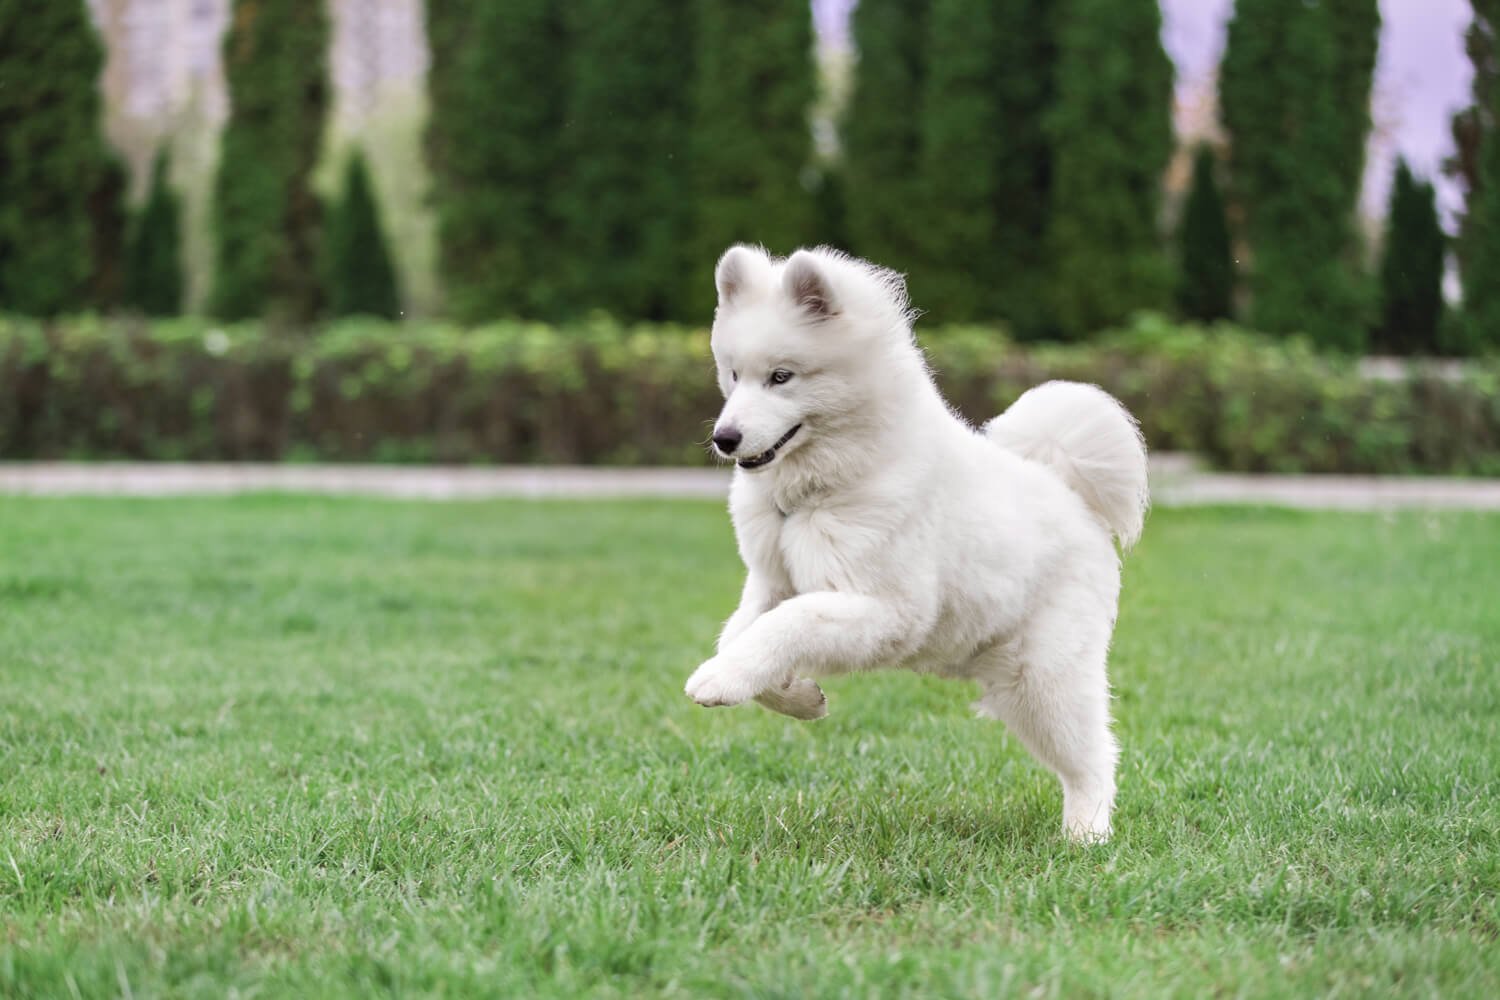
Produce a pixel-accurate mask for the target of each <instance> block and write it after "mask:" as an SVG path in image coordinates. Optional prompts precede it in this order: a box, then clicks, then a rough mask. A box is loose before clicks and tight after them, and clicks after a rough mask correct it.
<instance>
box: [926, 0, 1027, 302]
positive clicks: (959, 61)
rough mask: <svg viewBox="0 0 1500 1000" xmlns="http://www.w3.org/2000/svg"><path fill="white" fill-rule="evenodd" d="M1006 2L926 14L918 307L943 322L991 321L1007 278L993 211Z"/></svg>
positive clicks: (936, 1)
mask: <svg viewBox="0 0 1500 1000" xmlns="http://www.w3.org/2000/svg"><path fill="white" fill-rule="evenodd" d="M1000 38H1001V34H1000V9H999V5H997V4H993V3H989V2H988V0H933V2H932V10H931V12H930V14H929V15H928V24H927V37H926V49H925V60H926V70H925V73H924V76H923V84H924V86H923V94H922V118H921V130H922V131H921V135H922V147H921V163H920V183H921V187H920V201H919V204H918V206H917V207H918V211H919V212H920V216H919V219H918V223H919V228H918V232H919V234H920V237H921V252H920V254H919V259H918V264H917V266H916V267H914V268H912V273H911V277H910V283H911V291H912V295H913V297H914V301H916V302H917V303H919V304H920V305H921V307H922V308H923V309H924V310H926V311H927V312H928V314H929V315H931V316H932V317H933V319H935V320H936V321H938V322H970V321H973V320H976V319H980V318H989V317H991V316H992V315H993V313H992V311H991V309H990V308H989V307H990V304H991V299H992V289H993V285H992V284H991V283H992V282H993V281H994V280H995V279H996V278H997V277H998V276H999V274H1000V272H1001V263H1000V259H999V255H998V253H996V241H995V229H996V226H997V225H998V224H999V220H998V218H997V216H996V212H995V206H996V203H997V201H998V200H999V197H1000V179H999V163H1000V161H1001V159H1002V158H1003V157H1004V155H1005V152H1004V150H1005V134H1004V128H1003V123H1002V118H1001V114H1000V107H999V102H998V101H997V100H996V99H995V94H994V89H993V88H994V82H995V53H996V51H997V50H998V47H999V44H1000Z"/></svg>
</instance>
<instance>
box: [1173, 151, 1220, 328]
mask: <svg viewBox="0 0 1500 1000" xmlns="http://www.w3.org/2000/svg"><path fill="white" fill-rule="evenodd" d="M1217 166H1218V163H1217V160H1216V158H1215V157H1214V152H1213V150H1212V149H1211V148H1209V147H1208V146H1207V145H1203V146H1200V147H1198V152H1197V154H1196V155H1195V156H1194V157H1193V186H1192V190H1191V191H1189V193H1188V198H1187V204H1186V205H1184V206H1183V211H1182V226H1181V229H1180V231H1179V234H1178V243H1177V249H1178V273H1177V280H1178V284H1177V308H1178V309H1179V310H1180V311H1181V312H1182V315H1183V316H1185V317H1187V318H1189V319H1196V320H1202V321H1204V322H1212V321H1214V320H1218V319H1229V318H1230V316H1232V315H1233V313H1234V255H1233V250H1232V248H1231V246H1230V243H1229V222H1228V220H1227V219H1226V218H1225V215H1224V199H1223V197H1222V196H1221V195H1220V193H1219V182H1218V181H1217V180H1216V179H1215V177H1214V172H1215V169H1216V168H1217Z"/></svg>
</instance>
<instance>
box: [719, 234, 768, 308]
mask: <svg viewBox="0 0 1500 1000" xmlns="http://www.w3.org/2000/svg"><path fill="white" fill-rule="evenodd" d="M764 262H765V254H764V252H760V253H757V252H756V251H755V250H754V249H752V248H750V247H747V246H745V245H744V244H743V243H736V244H735V245H734V246H732V247H730V248H729V249H728V250H725V251H724V256H722V257H720V258H719V266H718V267H716V268H714V286H715V287H716V288H718V290H719V305H721V306H722V305H724V304H726V303H728V302H732V301H733V300H734V298H735V296H737V295H739V294H740V293H741V292H743V291H744V290H745V288H746V286H748V285H749V284H750V281H751V275H752V274H754V273H755V268H756V265H758V264H763V263H764Z"/></svg>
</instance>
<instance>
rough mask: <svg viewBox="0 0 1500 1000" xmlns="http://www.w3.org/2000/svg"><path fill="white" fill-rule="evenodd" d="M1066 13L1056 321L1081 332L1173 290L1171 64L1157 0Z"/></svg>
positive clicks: (1058, 132) (1057, 127) (1058, 145)
mask: <svg viewBox="0 0 1500 1000" xmlns="http://www.w3.org/2000/svg"><path fill="white" fill-rule="evenodd" d="M1063 12H1064V16H1063V18H1062V22H1061V26H1060V31H1059V35H1058V65H1057V103H1056V105H1055V107H1054V108H1053V111H1052V114H1051V115H1050V117H1049V126H1050V132H1051V135H1052V142H1053V171H1054V176H1053V188H1052V202H1051V218H1050V222H1049V230H1048V245H1049V248H1050V250H1051V253H1052V266H1053V268H1054V269H1055V271H1054V275H1053V289H1054V297H1053V306H1054V310H1055V317H1056V321H1057V324H1058V326H1059V329H1060V332H1062V333H1063V334H1065V335H1067V336H1073V337H1077V336H1082V335H1084V334H1087V333H1090V332H1092V331H1094V330H1097V329H1099V328H1101V327H1103V326H1106V325H1108V324H1111V323H1116V322H1119V321H1120V320H1122V319H1124V318H1125V317H1126V316H1128V315H1129V314H1130V313H1131V312H1132V311H1134V310H1137V309H1147V308H1160V307H1162V306H1164V305H1166V303H1167V300H1168V298H1169V295H1170V291H1171V283H1170V277H1169V275H1170V272H1169V271H1168V269H1167V264H1166V259H1165V256H1164V253H1163V249H1164V248H1163V243H1162V240H1161V237H1160V235H1159V232H1158V223H1157V215H1158V211H1159V208H1160V202H1161V182H1162V174H1163V173H1164V171H1165V170H1166V166H1167V160H1168V158H1169V157H1170V156H1171V154H1172V142H1173V140H1172V119H1171V113H1172V64H1171V61H1170V60H1169V59H1168V58H1167V54H1166V52H1165V51H1164V50H1163V49H1162V45H1161V11H1160V8H1159V7H1158V6H1157V2H1156V0H1069V2H1068V3H1066V4H1064V5H1063Z"/></svg>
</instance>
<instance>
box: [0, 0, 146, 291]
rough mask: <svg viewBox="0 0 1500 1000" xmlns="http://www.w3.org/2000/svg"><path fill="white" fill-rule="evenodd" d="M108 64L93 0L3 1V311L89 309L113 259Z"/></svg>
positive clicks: (0, 131) (0, 218) (0, 156)
mask: <svg viewBox="0 0 1500 1000" xmlns="http://www.w3.org/2000/svg"><path fill="white" fill-rule="evenodd" d="M103 66H104V52H103V49H102V47H101V45H100V43H99V39H98V37H97V35H96V34H95V31H94V27H93V24H92V23H91V22H90V20H89V15H88V8H87V6H86V5H85V3H84V0H47V2H46V3H36V2H35V0H0V309H9V310H14V311H17V312H23V313H32V314H37V315H50V314H54V313H58V312H62V311H65V310H70V309H78V308H81V307H83V306H85V305H88V304H89V299H90V298H91V297H92V296H91V291H92V289H91V287H90V285H91V278H92V277H93V275H94V274H95V273H96V264H108V262H107V261H97V260H96V255H98V254H100V253H101V252H107V249H108V246H109V243H110V237H111V234H110V232H109V231H108V229H107V225H108V222H109V220H110V219H111V217H113V218H114V219H118V213H119V207H118V206H119V201H118V195H119V189H118V187H117V186H116V187H115V189H114V193H115V195H116V203H115V206H114V207H113V208H111V207H110V206H109V205H108V204H106V203H105V202H104V201H101V198H104V197H107V195H108V193H109V191H110V189H111V184H110V177H109V160H110V157H109V153H108V150H107V147H106V144H105V141H104V138H103V134H102V132H101V130H100V117H101V101H100V96H99V74H100V72H101V70H102V69H103ZM91 202H92V205H91ZM91 208H92V211H91ZM111 212H113V213H114V214H113V216H111ZM95 219H100V220H102V221H103V222H104V223H105V226H104V228H101V227H100V226H97V225H96V224H95V222H94V220H95Z"/></svg>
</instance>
